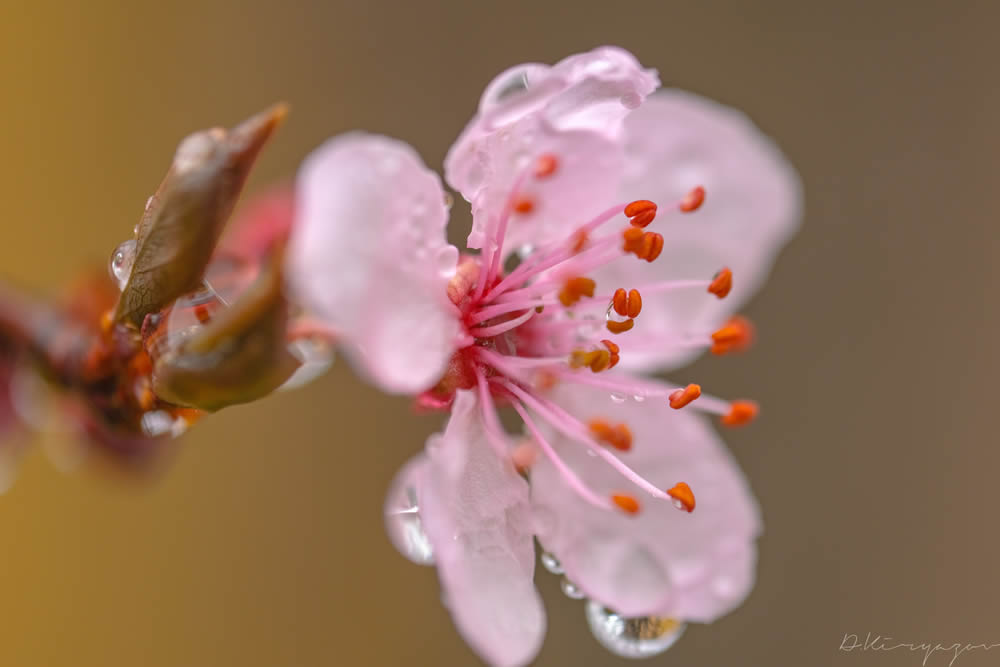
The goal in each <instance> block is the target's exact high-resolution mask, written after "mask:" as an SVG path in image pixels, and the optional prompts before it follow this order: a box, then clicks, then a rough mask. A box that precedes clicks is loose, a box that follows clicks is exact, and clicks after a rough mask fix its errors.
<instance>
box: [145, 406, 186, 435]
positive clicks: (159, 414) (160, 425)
mask: <svg viewBox="0 0 1000 667" xmlns="http://www.w3.org/2000/svg"><path fill="white" fill-rule="evenodd" d="M140 423H141V424H142V431H143V433H145V434H146V435H148V436H150V437H151V438H155V437H157V436H161V435H171V436H173V437H175V438H176V437H177V436H179V435H181V434H182V433H184V431H186V430H187V421H185V420H184V419H180V418H175V417H174V416H173V415H171V414H170V413H169V412H167V411H166V410H151V411H150V412H146V413H144V414H143V415H142V420H141V422H140Z"/></svg>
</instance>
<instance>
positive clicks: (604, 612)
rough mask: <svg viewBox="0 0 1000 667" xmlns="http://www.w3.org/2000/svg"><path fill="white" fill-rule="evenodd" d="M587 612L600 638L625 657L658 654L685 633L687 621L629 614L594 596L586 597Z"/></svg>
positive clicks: (609, 648) (647, 656) (610, 649)
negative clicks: (593, 598) (593, 597)
mask: <svg viewBox="0 0 1000 667" xmlns="http://www.w3.org/2000/svg"><path fill="white" fill-rule="evenodd" d="M586 614H587V622H588V623H589V624H590V631H591V632H593V633H594V637H595V638H597V641H599V642H600V643H601V645H603V646H604V648H606V649H608V650H609V651H611V652H612V653H614V654H615V655H618V656H621V657H623V658H649V657H652V656H654V655H659V654H660V653H663V652H664V651H666V650H667V649H668V648H670V647H671V646H673V644H674V642H676V641H677V640H678V639H679V638H680V636H681V635H682V634H684V628H685V624H684V623H682V622H680V621H676V620H674V619H672V618H662V617H659V616H644V617H641V618H626V617H624V616H621V615H619V614H616V613H615V612H613V611H611V610H610V609H608V608H607V607H605V606H604V605H602V604H600V603H598V602H594V601H593V600H588V601H587V605H586Z"/></svg>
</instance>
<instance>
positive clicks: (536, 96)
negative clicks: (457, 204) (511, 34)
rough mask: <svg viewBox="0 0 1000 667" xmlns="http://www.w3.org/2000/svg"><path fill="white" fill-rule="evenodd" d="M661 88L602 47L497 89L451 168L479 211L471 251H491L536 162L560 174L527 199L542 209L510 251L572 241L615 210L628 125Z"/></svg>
mask: <svg viewBox="0 0 1000 667" xmlns="http://www.w3.org/2000/svg"><path fill="white" fill-rule="evenodd" d="M658 85H659V81H658V79H657V77H656V73H655V72H654V71H653V70H647V69H643V68H642V67H641V66H640V65H639V63H638V62H637V61H636V59H635V57H633V56H632V54H630V53H628V52H627V51H624V50H622V49H618V48H614V47H602V48H599V49H595V50H594V51H590V52H589V53H583V54H579V55H575V56H571V57H569V58H566V59H565V60H563V61H561V62H559V63H557V64H556V65H554V66H551V67H549V66H546V65H539V64H528V65H520V66H518V67H514V68H511V69H509V70H507V71H506V72H504V73H502V74H501V75H500V76H498V77H497V78H496V79H494V80H493V82H492V83H491V84H490V85H489V86H487V88H486V91H485V92H484V93H483V97H482V99H481V100H480V104H479V111H478V113H477V114H476V115H475V116H474V117H473V119H472V121H471V122H470V123H469V124H468V126H466V128H465V130H464V131H463V132H462V135H461V136H460V137H459V138H458V140H457V141H456V142H455V145H454V146H452V148H451V150H450V151H449V152H448V156H447V158H446V159H445V175H446V178H447V179H448V182H449V184H450V185H451V186H452V187H454V188H455V189H456V190H458V191H459V192H461V193H462V196H464V197H465V198H466V199H467V200H468V201H469V202H471V203H472V210H473V230H472V233H471V234H470V235H469V247H470V248H482V247H483V245H484V243H485V242H486V239H487V237H488V236H489V235H490V234H491V228H492V226H493V225H495V224H496V219H497V217H498V216H499V215H500V213H501V210H502V209H503V207H504V205H505V203H506V202H507V201H508V199H509V198H510V197H511V194H512V190H513V189H514V187H515V185H516V184H517V183H518V182H519V181H521V180H524V179H523V178H522V177H523V175H524V174H525V173H526V172H527V171H529V170H530V169H531V166H532V163H533V161H534V160H535V159H536V158H538V157H539V156H541V155H545V154H551V155H554V156H555V157H556V158H557V159H558V161H559V166H558V170H557V172H556V174H555V175H553V177H551V178H550V179H546V180H545V181H543V182H531V179H530V178H529V179H527V181H528V187H527V188H526V190H524V191H522V192H521V194H526V195H528V196H530V198H531V199H533V200H534V201H535V203H536V208H535V210H534V211H533V212H532V213H531V214H530V215H528V216H516V217H515V219H513V220H512V221H511V224H510V228H509V230H508V232H507V238H506V243H505V250H506V251H507V252H510V251H512V250H515V249H518V248H521V247H523V246H527V245H534V246H537V245H540V244H543V243H546V242H548V241H551V240H553V239H558V238H563V237H565V236H566V235H567V234H569V233H570V232H572V230H573V229H575V228H576V227H578V226H579V225H581V224H582V223H584V222H586V221H587V220H588V219H589V218H590V217H592V216H594V215H596V214H597V213H599V212H600V211H601V210H603V209H604V208H606V207H607V206H609V205H610V204H611V203H612V199H613V198H614V195H615V191H616V189H617V187H618V184H619V177H620V174H621V169H622V147H621V140H622V121H623V120H624V118H625V116H626V115H627V114H628V113H629V112H630V111H631V110H632V109H634V108H636V107H637V106H639V105H640V104H641V103H642V101H643V100H644V99H645V97H646V96H647V95H648V94H649V93H650V92H652V91H653V90H654V89H655V88H656V87H657V86H658Z"/></svg>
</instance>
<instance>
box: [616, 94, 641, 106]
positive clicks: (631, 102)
mask: <svg viewBox="0 0 1000 667" xmlns="http://www.w3.org/2000/svg"><path fill="white" fill-rule="evenodd" d="M620 101H621V103H622V106H623V107H625V108H626V109H637V108H638V107H639V105H640V104H642V98H641V97H639V94H638V93H625V94H624V95H622V96H621V99H620Z"/></svg>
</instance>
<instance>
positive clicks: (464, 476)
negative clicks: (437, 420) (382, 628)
mask: <svg viewBox="0 0 1000 667" xmlns="http://www.w3.org/2000/svg"><path fill="white" fill-rule="evenodd" d="M427 454H428V459H429V461H428V463H427V464H426V465H425V467H424V468H423V469H422V470H423V473H422V475H421V477H420V478H419V479H418V487H417V498H418V502H419V505H420V517H421V519H422V521H423V525H424V528H425V530H426V532H427V536H428V537H429V539H430V542H431V544H432V546H433V548H434V558H435V560H436V562H437V567H438V574H439V575H440V578H441V586H442V588H443V589H444V598H445V603H446V604H447V606H448V607H449V609H450V610H451V615H452V618H453V619H454V621H455V625H456V626H458V629H459V631H460V632H461V633H462V636H463V637H465V640H466V641H467V642H469V645H470V646H472V648H473V649H475V650H476V652H477V653H479V654H480V655H481V656H482V657H483V658H484V659H485V660H487V661H488V662H490V663H491V664H493V665H501V666H506V665H524V664H526V663H528V662H530V661H531V660H532V658H534V656H535V654H536V653H537V652H538V649H539V648H540V646H541V643H542V639H543V637H544V634H545V612H544V610H543V608H542V602H541V599H540V598H539V596H538V592H537V591H536V590H535V585H534V583H533V581H532V577H533V575H534V568H535V551H534V542H533V541H532V533H531V516H530V505H529V499H528V487H527V484H526V483H525V481H524V480H523V479H522V478H521V477H520V476H519V475H517V473H516V472H515V471H514V468H513V466H512V465H511V463H510V462H509V461H504V460H500V459H499V458H498V457H497V455H496V453H495V452H494V450H493V448H492V447H491V446H490V443H489V442H488V441H487V439H486V433H485V431H484V427H483V422H482V419H481V416H480V412H479V407H478V404H477V402H476V399H475V396H474V395H473V394H472V393H471V392H465V391H460V392H458V395H457V397H456V398H455V403H454V408H453V411H452V416H451V419H450V421H449V422H448V426H447V428H446V429H445V431H444V433H443V434H439V435H436V436H433V437H432V438H431V439H430V440H429V441H428V443H427Z"/></svg>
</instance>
